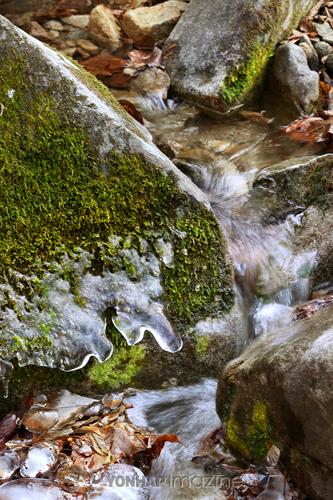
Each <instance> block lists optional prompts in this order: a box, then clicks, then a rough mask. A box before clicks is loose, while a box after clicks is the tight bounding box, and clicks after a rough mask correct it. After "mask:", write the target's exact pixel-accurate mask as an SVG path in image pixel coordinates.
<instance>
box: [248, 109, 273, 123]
mask: <svg viewBox="0 0 333 500" xmlns="http://www.w3.org/2000/svg"><path fill="white" fill-rule="evenodd" d="M265 113H266V111H261V112H260V113H258V112H257V111H240V115H241V116H243V117H244V118H246V119H247V120H249V121H251V122H254V123H259V124H260V125H269V124H270V123H272V122H273V121H274V118H268V117H267V116H265Z"/></svg>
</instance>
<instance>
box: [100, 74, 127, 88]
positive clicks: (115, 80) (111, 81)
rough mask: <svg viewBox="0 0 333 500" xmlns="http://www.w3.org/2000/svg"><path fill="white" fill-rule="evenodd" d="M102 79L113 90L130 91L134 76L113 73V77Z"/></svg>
mask: <svg viewBox="0 0 333 500" xmlns="http://www.w3.org/2000/svg"><path fill="white" fill-rule="evenodd" d="M101 79H102V82H103V83H104V85H106V86H107V87H111V88H113V89H128V87H129V85H130V82H131V80H132V76H131V75H125V73H113V75H112V76H106V77H102V78H101Z"/></svg>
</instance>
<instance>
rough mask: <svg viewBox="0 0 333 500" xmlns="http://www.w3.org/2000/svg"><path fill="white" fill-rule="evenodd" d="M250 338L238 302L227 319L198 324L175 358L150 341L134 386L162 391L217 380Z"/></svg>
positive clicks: (145, 344)
mask: <svg viewBox="0 0 333 500" xmlns="http://www.w3.org/2000/svg"><path fill="white" fill-rule="evenodd" d="M247 338H248V330H247V323H246V318H245V316H244V311H243V310H242V306H241V304H240V303H239V302H238V301H236V303H235V305H234V307H233V308H232V310H231V311H230V313H228V314H226V315H225V316H224V317H221V318H219V319H217V318H207V319H206V320H204V321H200V322H198V323H197V324H196V325H195V326H194V327H193V329H192V331H191V335H190V336H189V337H188V338H186V339H184V345H183V348H182V350H181V351H179V352H177V353H174V354H172V355H170V354H168V353H166V352H163V351H161V350H156V345H155V343H154V342H151V341H150V340H149V339H147V340H145V341H144V343H143V344H142V345H143V347H144V349H145V364H144V367H143V368H141V369H140V368H139V369H138V371H137V373H136V374H135V376H134V377H133V379H132V381H131V382H130V383H131V384H134V385H138V386H139V387H140V386H143V387H149V388H152V389H157V388H160V387H161V385H162V384H165V385H167V386H169V385H173V381H174V377H175V374H177V379H176V381H175V382H176V385H184V384H192V383H195V382H198V381H199V380H200V379H201V378H202V377H216V376H217V375H218V374H219V372H220V370H221V367H223V366H225V365H226V364H227V363H228V362H229V361H230V360H232V359H234V358H235V357H236V356H238V355H239V354H240V353H241V352H242V350H243V348H244V346H245V345H246V342H247Z"/></svg>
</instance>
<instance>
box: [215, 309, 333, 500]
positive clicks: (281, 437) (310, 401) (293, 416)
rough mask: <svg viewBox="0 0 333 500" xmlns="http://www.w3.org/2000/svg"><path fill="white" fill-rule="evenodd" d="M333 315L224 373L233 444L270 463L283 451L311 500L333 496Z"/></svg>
mask: <svg viewBox="0 0 333 500" xmlns="http://www.w3.org/2000/svg"><path fill="white" fill-rule="evenodd" d="M332 314H333V309H332V306H330V307H329V308H327V309H324V310H321V311H319V312H317V313H316V314H315V315H314V316H313V317H312V318H310V319H307V320H302V321H299V322H296V323H294V324H293V326H289V327H288V328H286V329H281V330H279V331H276V332H272V333H270V334H266V335H264V336H262V337H261V338H260V339H259V340H258V341H256V342H255V343H254V344H253V345H252V346H251V347H250V348H249V349H248V350H247V351H245V352H244V353H243V354H242V355H241V356H240V357H239V358H238V359H236V360H234V361H232V362H231V363H229V365H228V366H227V368H226V369H225V370H224V371H223V372H222V374H221V376H220V380H219V386H218V393H217V411H218V413H219V415H220V418H221V419H222V421H223V422H224V424H225V426H226V435H227V438H228V441H229V444H230V445H231V446H232V447H233V448H234V449H236V450H238V451H239V452H240V453H241V454H243V455H245V456H246V457H247V458H251V459H252V460H253V459H255V460H258V461H259V462H260V461H263V460H264V459H265V454H266V452H267V450H268V448H269V447H270V445H271V444H275V445H276V446H278V447H279V448H280V449H281V451H282V458H283V459H284V460H285V463H286V464H287V466H288V467H289V471H291V472H292V477H293V479H294V480H295V481H296V483H297V484H298V486H300V487H302V489H303V490H304V491H305V493H306V494H307V498H311V499H320V500H327V499H328V498H331V494H332V491H333V440H332V433H333V420H332V412H333V393H332V384H333V316H332Z"/></svg>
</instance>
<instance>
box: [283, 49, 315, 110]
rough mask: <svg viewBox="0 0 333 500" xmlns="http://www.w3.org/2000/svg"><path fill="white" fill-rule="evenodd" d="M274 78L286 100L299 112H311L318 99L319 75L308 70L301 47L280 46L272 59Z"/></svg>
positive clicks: (305, 57)
mask: <svg viewBox="0 0 333 500" xmlns="http://www.w3.org/2000/svg"><path fill="white" fill-rule="evenodd" d="M274 76H275V78H276V80H277V81H278V83H279V84H280V85H281V87H282V92H283V93H284V94H285V96H287V97H286V98H287V99H288V100H289V101H291V103H292V104H294V105H295V106H296V108H297V109H298V110H299V111H300V112H311V111H312V109H313V107H314V105H315V104H316V103H317V101H318V99H319V75H318V73H317V72H316V71H312V70H311V69H310V68H309V64H308V60H307V55H306V54H305V51H304V50H303V48H302V47H299V46H298V45H295V44H292V43H287V44H284V45H281V46H280V47H279V48H278V49H277V51H276V55H275V59H274Z"/></svg>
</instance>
